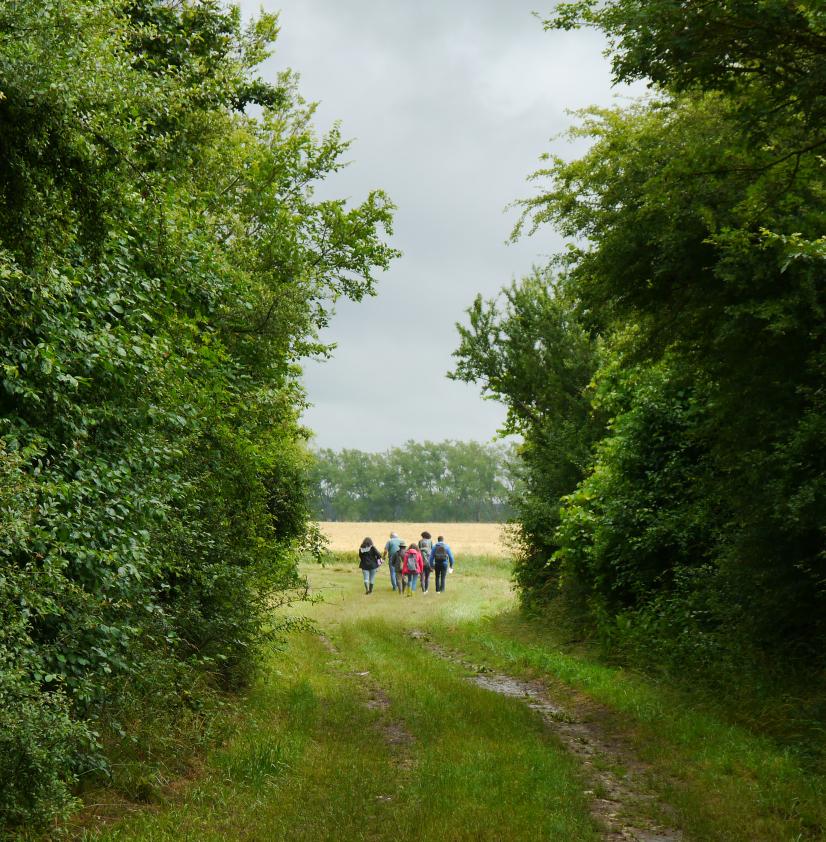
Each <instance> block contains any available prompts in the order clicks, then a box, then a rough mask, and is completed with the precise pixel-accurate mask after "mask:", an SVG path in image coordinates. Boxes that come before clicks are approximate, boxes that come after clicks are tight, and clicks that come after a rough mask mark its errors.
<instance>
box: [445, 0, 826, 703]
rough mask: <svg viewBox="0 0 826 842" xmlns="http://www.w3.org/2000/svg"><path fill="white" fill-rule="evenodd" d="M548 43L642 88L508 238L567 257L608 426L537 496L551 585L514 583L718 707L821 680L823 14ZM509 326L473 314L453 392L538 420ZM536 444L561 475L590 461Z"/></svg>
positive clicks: (625, 6)
mask: <svg viewBox="0 0 826 842" xmlns="http://www.w3.org/2000/svg"><path fill="white" fill-rule="evenodd" d="M546 23H547V26H548V27H549V28H557V29H559V28H562V29H565V28H570V27H573V26H578V25H583V24H585V25H594V26H597V27H599V28H601V29H602V30H603V31H605V32H606V34H607V35H608V37H609V39H610V44H611V56H612V61H613V67H614V73H615V78H616V79H618V80H632V79H639V78H648V79H650V80H651V82H652V86H653V87H654V89H655V90H654V94H653V95H652V96H651V97H649V98H647V99H645V100H642V101H640V102H638V103H636V104H634V105H632V106H630V107H626V108H614V109H590V110H588V111H586V112H583V113H582V114H581V115H580V125H579V126H578V127H577V128H575V129H574V130H573V135H574V136H576V137H580V138H581V137H584V138H587V139H588V140H589V141H590V147H589V151H588V152H587V153H586V154H585V155H584V156H582V157H581V158H580V159H578V160H575V161H564V160H562V159H560V158H554V157H551V156H548V157H547V158H546V160H547V162H548V163H547V165H546V166H544V167H543V168H542V169H541V170H540V171H539V172H537V173H535V174H534V176H533V179H534V181H535V182H536V183H537V184H539V185H540V188H541V189H540V191H539V192H538V194H536V195H535V196H533V197H531V198H530V199H528V200H525V202H524V203H523V208H524V211H525V215H524V217H523V219H522V221H521V222H520V224H519V225H518V226H517V229H516V231H515V236H519V235H520V233H522V232H523V231H525V230H534V229H535V228H536V227H537V226H541V225H545V224H549V223H550V224H553V225H555V226H556V227H557V229H558V230H560V231H561V232H562V233H563V234H564V235H565V236H566V237H568V238H569V241H570V244H569V245H568V247H567V249H566V251H565V252H564V253H562V254H561V255H559V256H557V258H555V260H554V262H553V266H554V269H555V271H556V273H557V275H558V277H559V281H558V289H559V292H558V293H557V297H558V298H559V299H560V300H562V301H566V302H569V304H568V306H569V307H570V310H571V314H572V321H575V322H578V323H579V324H580V325H582V326H583V329H584V330H586V331H587V332H588V333H589V334H590V335H592V336H596V337H598V345H597V347H598V349H599V354H598V358H596V365H595V370H596V373H595V374H594V378H593V389H592V390H591V391H590V392H588V393H587V394H586V400H585V404H584V405H583V411H582V415H581V416H580V417H581V418H586V417H588V418H590V419H591V423H592V424H597V422H599V420H600V419H606V420H607V425H606V427H605V428H604V432H602V431H601V427H600V425H599V424H597V426H596V427H595V428H594V429H595V430H596V433H595V436H594V437H592V438H591V439H590V441H591V442H593V441H594V440H595V439H596V440H597V441H596V445H595V446H594V447H593V449H592V450H590V451H588V454H587V457H586V463H587V462H588V461H589V460H590V464H585V465H584V466H583V469H582V472H581V474H580V477H572V478H571V482H570V484H569V485H568V488H567V489H566V488H564V484H563V483H559V484H557V485H556V486H555V487H554V488H550V487H549V488H547V489H543V490H540V489H536V490H534V489H532V488H530V487H529V493H528V499H527V502H526V504H525V506H524V509H525V510H526V511H523V512H522V514H521V517H522V521H523V529H524V524H526V523H532V521H531V518H530V514H528V513H526V512H527V511H529V510H530V507H534V508H538V507H540V506H542V505H545V506H546V507H547V509H548V510H550V509H552V508H555V507H556V505H557V504H558V502H559V501H560V497H561V501H562V504H563V511H562V518H561V522H560V525H559V528H558V530H557V532H556V537H555V543H556V549H555V551H554V553H553V560H552V563H551V571H550V572H552V573H553V575H552V576H550V578H547V577H545V578H543V577H522V578H520V585H521V586H522V588H523V591H524V592H526V593H527V599H528V601H530V600H531V599H533V597H534V596H538V598H539V601H542V600H543V599H545V598H546V597H548V596H551V595H552V594H553V590H549V589H548V588H547V587H544V586H543V585H544V583H545V582H546V581H552V582H554V583H556V582H558V583H559V584H560V586H561V587H562V590H563V593H566V594H568V595H569V596H573V597H575V599H576V603H577V605H578V606H579V607H580V608H581V609H583V610H584V611H586V612H587V613H588V614H589V615H590V620H591V623H593V624H595V625H596V626H597V627H598V628H599V629H600V630H601V632H602V633H603V635H604V636H605V637H606V639H608V640H610V641H612V642H615V643H616V642H617V641H620V642H623V641H624V642H625V643H631V644H633V645H634V646H636V647H637V651H638V653H639V652H642V651H644V650H645V651H647V652H649V653H650V652H654V653H655V655H654V659H655V660H658V661H659V663H660V664H663V663H668V664H670V665H671V666H672V667H674V668H675V670H678V671H680V673H681V674H683V675H686V674H689V675H692V676H697V675H702V676H703V677H704V678H706V679H708V680H712V681H719V683H718V686H720V687H725V686H729V685H730V683H731V672H730V670H731V669H732V667H731V665H732V664H734V663H738V664H739V670H740V671H742V670H743V668H744V664H746V663H747V662H748V663H750V664H751V665H752V666H753V667H757V668H758V669H760V670H762V671H763V673H764V674H765V673H767V672H770V671H772V670H774V669H776V668H777V665H778V664H780V663H782V665H783V669H784V670H786V671H788V670H790V669H792V668H794V667H795V666H796V665H797V666H800V667H802V668H804V669H806V670H807V672H808V674H811V671H812V663H815V664H819V663H821V660H820V659H821V656H822V652H823V642H824V634H826V626H824V623H823V617H824V616H826V612H824V609H825V608H826V587H825V586H824V585H825V583H826V577H824V559H826V554H824V531H823V522H822V516H821V514H820V512H822V510H823V506H824V503H826V451H824V444H823V443H824V442H825V441H826V436H825V435H824V433H826V421H824V419H825V418H826V413H824V409H825V408H826V407H824V404H823V397H822V392H823V390H822V384H823V380H824V374H826V368H825V367H824V362H826V357H825V356H824V333H823V325H824V319H823V313H824V287H823V278H824V272H823V269H824V263H823V259H824V256H825V255H826V252H824V248H823V243H824V241H823V235H822V232H823V230H824V222H825V221H826V220H824V210H826V205H824V196H826V191H824V171H823V162H822V159H821V157H819V155H818V150H819V149H820V147H821V146H822V144H823V143H824V142H826V139H824V137H823V135H822V113H823V107H824V102H825V100H824V98H823V86H822V84H820V82H821V81H822V73H823V66H824V63H823V60H822V59H823V54H824V47H825V46H826V41H825V40H824V18H823V12H822V11H821V10H820V8H819V5H816V4H814V3H791V2H781V0H742V1H740V0H738V2H724V3H716V4H708V3H701V4H697V3H688V2H676V3H675V2H645V3H643V2H639V1H638V0H612V1H611V2H608V3H592V2H577V3H564V4H560V5H559V6H557V9H556V11H555V16H554V17H553V18H552V19H551V20H549V21H547V22H546ZM818 80H820V81H818ZM529 297H532V298H535V299H536V300H537V301H539V302H541V301H543V293H542V292H541V291H532V292H530V293H529ZM537 306H539V305H537ZM527 307H528V309H529V308H530V304H529V305H527ZM477 323H481V324H482V329H481V330H480V329H478V328H477V327H476V326H475V325H476V324H477ZM523 323H524V324H528V325H529V324H531V321H530V319H524V320H520V321H516V320H514V325H513V327H512V328H511V329H510V330H509V331H504V332H500V331H499V324H498V323H497V321H496V320H495V319H490V320H489V321H488V322H487V323H484V322H483V321H481V314H480V313H479V305H478V304H477V305H476V306H475V307H474V309H472V310H471V326H472V330H471V331H470V340H469V339H468V330H467V329H463V330H462V331H461V345H460V350H459V357H460V361H464V360H468V361H471V362H472V363H473V364H472V365H466V368H465V369H461V370H460V372H459V373H462V374H463V375H464V378H465V379H469V380H476V381H478V382H480V383H481V384H482V386H483V388H484V389H485V390H487V391H489V392H490V393H491V394H496V395H499V396H501V399H503V400H504V401H505V402H506V405H508V407H509V409H510V410H511V412H512V413H516V412H519V411H521V412H522V414H523V417H530V414H529V412H527V411H526V410H531V409H532V405H531V403H530V398H531V396H533V395H534V394H542V392H541V388H542V386H543V384H544V383H547V388H548V389H549V390H550V391H553V390H556V391H557V392H559V393H561V390H559V389H558V387H556V386H555V385H554V384H555V383H556V382H558V381H557V377H556V376H555V375H552V376H549V377H546V376H545V375H544V372H545V371H548V370H550V371H553V368H552V363H551V362H550V361H549V360H548V359H547V358H545V357H544V356H543V353H542V349H541V347H540V346H537V347H536V348H533V349H532V348H531V346H530V342H523V343H522V344H521V345H520V349H521V350H522V352H523V353H521V354H520V355H518V356H516V355H514V354H513V353H510V352H509V349H510V348H511V347H512V346H513V342H512V340H511V338H510V333H511V332H513V331H517V332H526V331H523ZM527 335H528V336H530V335H531V334H530V333H529V332H527ZM474 355H475V356H474ZM476 360H480V361H489V362H490V364H489V365H487V366H485V365H482V364H481V362H476ZM490 384H493V386H494V388H491V385H490ZM587 404H589V405H590V406H587ZM520 405H521V406H522V407H523V408H522V409H520ZM561 420H562V416H560V417H559V418H554V419H552V422H551V428H552V429H553V430H554V431H556V430H558V429H564V427H563V426H562V424H561ZM579 426H580V428H581V429H585V425H584V422H580V425H579ZM526 441H527V442H532V441H536V442H537V444H536V448H537V450H538V453H539V454H540V457H539V458H541V459H545V460H546V461H547V462H548V463H551V464H553V463H554V462H560V463H561V461H562V460H563V459H564V458H565V456H566V454H571V455H574V454H576V455H577V456H579V455H581V454H582V452H583V451H582V450H581V449H578V448H577V447H576V446H575V444H573V443H572V444H567V443H565V442H563V443H562V447H561V449H560V450H559V451H557V453H556V454H555V458H554V456H552V454H554V447H556V441H555V442H554V443H552V444H549V443H545V442H542V441H541V440H540V439H538V438H531V437H529V436H526ZM557 441H558V439H557ZM526 465H527V469H528V471H529V473H530V465H531V463H530V461H529V459H528V460H526ZM574 486H576V487H575V488H574ZM545 522H550V520H549V518H548V517H545ZM549 549H551V550H553V549H554V548H553V546H551V547H549ZM523 564H524V563H523ZM766 653H771V654H770V656H769V657H768V658H767V657H766ZM816 668H817V667H815V669H816ZM726 670H729V671H728V672H726Z"/></svg>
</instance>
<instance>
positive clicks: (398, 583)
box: [387, 563, 402, 591]
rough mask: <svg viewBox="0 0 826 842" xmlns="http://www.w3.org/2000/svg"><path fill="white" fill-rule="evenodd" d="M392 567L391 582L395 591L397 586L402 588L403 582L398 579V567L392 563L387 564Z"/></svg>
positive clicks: (399, 588)
mask: <svg viewBox="0 0 826 842" xmlns="http://www.w3.org/2000/svg"><path fill="white" fill-rule="evenodd" d="M387 566H388V567H389V568H390V584H391V585H392V586H393V590H394V591H395V590H396V589H397V588H398V590H401V589H402V587H401V584H402V583H401V582H399V581H398V580H397V579H396V568H395V567H393V564H392V563H390V564H388V565H387Z"/></svg>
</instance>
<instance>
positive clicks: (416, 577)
mask: <svg viewBox="0 0 826 842" xmlns="http://www.w3.org/2000/svg"><path fill="white" fill-rule="evenodd" d="M418 581H419V574H418V573H411V574H410V590H411V591H413V593H416V582H418Z"/></svg>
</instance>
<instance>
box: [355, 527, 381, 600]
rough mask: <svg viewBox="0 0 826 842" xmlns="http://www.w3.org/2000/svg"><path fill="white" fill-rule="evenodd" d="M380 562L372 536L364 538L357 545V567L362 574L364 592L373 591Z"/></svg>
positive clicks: (379, 555)
mask: <svg viewBox="0 0 826 842" xmlns="http://www.w3.org/2000/svg"><path fill="white" fill-rule="evenodd" d="M380 564H381V553H380V552H379V551H378V550H377V549H376V547H375V545H374V544H373V539H372V538H365V539H364V540H363V541H362V542H361V546H360V547H359V567H360V568H361V572H362V575H363V576H364V593H366V594H370V593H373V585H374V584H375V581H376V571H377V570H378V569H379V565H380Z"/></svg>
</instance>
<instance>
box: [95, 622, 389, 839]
mask: <svg viewBox="0 0 826 842" xmlns="http://www.w3.org/2000/svg"><path fill="white" fill-rule="evenodd" d="M335 661H336V656H335V654H334V653H332V652H330V651H328V649H327V648H326V647H325V646H324V645H323V643H322V641H321V640H320V639H319V638H318V637H316V636H314V635H310V634H306V633H305V634H301V635H296V636H294V637H293V638H292V640H291V642H290V646H289V650H288V652H286V653H276V654H275V655H273V656H272V657H271V659H270V661H269V668H268V670H267V672H266V674H265V675H264V676H262V680H261V681H260V682H259V683H258V685H257V687H256V689H255V691H254V692H253V693H252V694H251V696H250V698H249V702H248V705H247V715H246V717H245V719H244V720H243V722H241V723H240V724H239V728H238V731H237V732H236V734H235V735H234V736H233V737H232V739H231V740H229V741H228V743H227V744H226V745H225V746H223V747H222V748H220V749H219V750H216V751H215V752H214V753H213V754H212V755H211V756H210V757H208V758H207V759H206V762H205V770H204V773H203V776H202V778H201V779H200V780H198V781H197V782H195V783H193V784H192V786H191V787H189V788H188V789H186V790H184V791H183V792H181V793H180V794H179V796H178V798H177V800H175V801H173V802H171V803H168V804H165V805H161V806H158V807H156V808H155V809H152V810H148V809H147V810H142V811H141V812H139V813H137V814H136V815H134V816H132V817H131V818H128V819H126V820H124V821H122V822H120V823H119V824H117V825H113V826H111V827H108V828H101V829H99V830H97V831H95V832H93V831H86V832H85V834H84V835H83V837H82V838H83V839H85V840H89V842H91V840H96V841H97V840H100V841H101V842H103V840H141V842H167V840H198V842H218V840H296V842H303V841H304V840H306V842H329V840H334V839H336V840H337V839H346V840H356V842H358V840H376V839H392V838H394V827H395V822H396V820H395V817H394V815H393V811H392V810H391V809H390V806H389V805H387V804H386V803H384V802H382V801H381V800H380V799H379V798H377V795H379V794H380V793H381V791H382V790H383V789H384V788H385V787H384V783H383V782H384V781H388V780H392V779H393V778H394V777H396V775H397V769H396V767H395V766H394V765H393V752H392V751H391V750H390V748H389V747H388V745H387V744H386V742H385V741H384V740H382V739H381V736H380V725H381V720H382V716H383V714H382V712H381V711H379V710H375V709H371V708H370V707H369V706H368V705H367V701H368V699H369V693H368V692H367V691H366V690H365V689H364V688H362V687H361V686H360V685H359V683H358V678H357V677H354V676H348V675H346V674H343V671H342V666H341V665H340V664H336V663H335Z"/></svg>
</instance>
